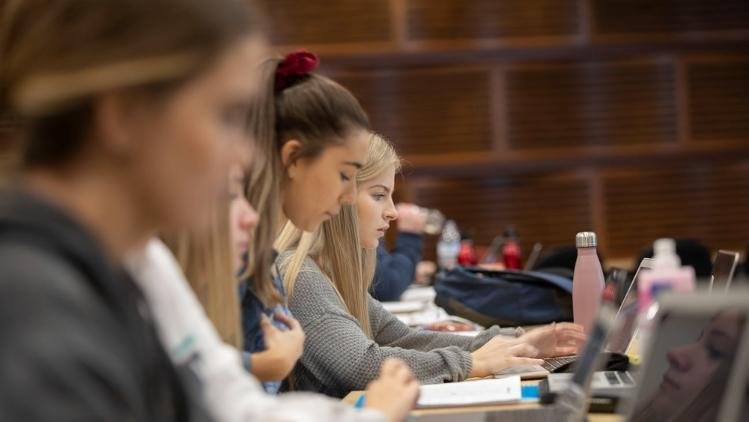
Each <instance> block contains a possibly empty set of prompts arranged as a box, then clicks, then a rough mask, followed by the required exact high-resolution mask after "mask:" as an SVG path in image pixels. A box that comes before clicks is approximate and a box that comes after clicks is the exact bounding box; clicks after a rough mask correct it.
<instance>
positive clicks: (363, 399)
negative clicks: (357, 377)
mask: <svg viewBox="0 0 749 422" xmlns="http://www.w3.org/2000/svg"><path fill="white" fill-rule="evenodd" d="M365 404H367V396H366V395H364V394H362V395H361V396H359V398H358V399H356V403H354V408H355V409H363V408H364V405H365Z"/></svg>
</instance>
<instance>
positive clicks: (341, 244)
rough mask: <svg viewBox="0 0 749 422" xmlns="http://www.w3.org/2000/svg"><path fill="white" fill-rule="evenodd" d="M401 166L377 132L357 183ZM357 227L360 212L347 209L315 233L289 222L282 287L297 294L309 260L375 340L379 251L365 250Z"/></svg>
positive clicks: (283, 241)
mask: <svg viewBox="0 0 749 422" xmlns="http://www.w3.org/2000/svg"><path fill="white" fill-rule="evenodd" d="M400 167H401V162H400V159H399V158H398V154H396V152H395V149H394V148H393V146H392V144H390V142H388V141H387V140H385V139H384V138H383V137H382V136H380V135H378V134H375V133H372V134H371V136H370V137H369V144H368V146H367V158H366V161H365V163H364V167H362V169H361V170H360V171H359V172H358V173H357V176H356V183H357V185H361V184H362V183H365V182H367V181H370V180H372V179H374V178H376V177H378V176H379V175H380V174H382V173H383V172H384V171H386V170H389V169H395V171H396V172H397V171H398V170H400ZM358 228H359V222H358V218H357V213H356V207H355V206H352V205H345V206H343V207H342V208H341V212H340V213H339V214H338V215H337V216H336V217H335V218H332V219H330V220H328V221H325V222H324V223H323V224H322V225H321V226H320V229H318V231H317V232H315V233H306V232H302V231H301V230H299V229H298V228H296V227H295V226H294V225H293V224H292V223H291V222H288V223H286V225H285V226H284V228H283V230H282V231H281V235H280V236H279V238H278V240H277V241H276V248H277V250H279V251H285V250H290V249H294V253H293V254H292V255H289V256H288V257H286V258H285V259H284V260H283V261H282V262H280V267H281V268H285V270H284V271H283V272H284V274H283V283H284V288H285V289H286V293H287V295H288V296H289V297H291V296H292V295H293V294H294V284H295V283H296V279H297V277H298V276H299V274H300V273H301V272H302V271H303V270H302V264H303V262H304V259H305V258H306V257H307V255H309V256H310V257H311V258H312V259H313V260H314V261H315V262H316V263H317V265H318V266H319V267H320V269H321V270H322V271H323V273H325V275H326V276H327V277H328V278H329V279H330V281H331V282H332V283H333V286H334V287H335V289H336V292H337V293H338V296H339V297H340V299H341V301H342V302H343V304H344V305H345V306H346V308H347V309H348V311H349V313H351V315H353V316H354V318H356V320H357V321H359V325H360V326H361V329H362V331H364V333H365V334H366V335H367V337H369V338H371V337H372V330H371V326H370V324H369V306H368V291H369V286H370V285H371V284H372V279H373V278H374V272H375V266H376V264H377V252H376V250H370V249H364V248H362V247H361V243H360V241H359V231H358Z"/></svg>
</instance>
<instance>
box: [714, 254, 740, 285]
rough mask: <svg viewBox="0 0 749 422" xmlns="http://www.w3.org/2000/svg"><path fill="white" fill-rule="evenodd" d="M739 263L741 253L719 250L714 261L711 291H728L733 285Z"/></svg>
mask: <svg viewBox="0 0 749 422" xmlns="http://www.w3.org/2000/svg"><path fill="white" fill-rule="evenodd" d="M738 264H739V253H738V252H734V251H724V250H719V251H718V253H717V254H715V260H714V261H713V273H712V275H711V277H710V291H719V292H722V291H726V290H728V288H729V287H730V286H731V281H733V275H734V273H735V272H736V266H737V265H738Z"/></svg>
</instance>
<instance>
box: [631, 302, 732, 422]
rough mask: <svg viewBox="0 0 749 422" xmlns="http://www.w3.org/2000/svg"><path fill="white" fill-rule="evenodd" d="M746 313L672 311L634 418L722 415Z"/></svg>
mask: <svg viewBox="0 0 749 422" xmlns="http://www.w3.org/2000/svg"><path fill="white" fill-rule="evenodd" d="M745 320H746V314H745V313H742V312H741V311H738V310H730V309H729V310H724V311H720V312H718V313H714V314H712V315H705V314H702V315H700V314H688V313H682V314H679V313H677V311H676V310H674V311H671V312H669V313H666V314H665V315H664V316H663V317H662V318H661V320H660V324H659V327H658V330H657V333H658V334H657V337H656V338H655V339H654V341H653V343H652V344H651V349H650V353H648V357H647V359H648V362H647V367H646V368H643V369H644V371H643V373H642V374H641V375H640V389H639V391H638V393H637V399H636V400H635V404H634V410H633V413H632V417H631V419H630V420H632V421H660V420H669V421H702V420H705V421H712V420H716V418H717V414H718V412H719V410H720V405H721V402H722V398H723V395H724V393H725V392H726V386H727V385H728V380H729V378H730V374H731V370H732V368H733V367H734V364H735V363H736V361H737V356H738V355H739V353H738V350H739V346H740V344H741V340H742V336H743V333H744V325H745V323H746V321H745Z"/></svg>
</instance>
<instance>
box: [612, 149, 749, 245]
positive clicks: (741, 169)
mask: <svg viewBox="0 0 749 422" xmlns="http://www.w3.org/2000/svg"><path fill="white" fill-rule="evenodd" d="M747 174H749V161H747V160H744V161H739V162H733V163H730V162H729V163H705V164H693V165H691V166H681V167H673V168H665V169H635V170H632V171H627V172H618V173H612V174H609V175H607V176H606V177H605V178H604V193H605V209H606V219H607V224H608V226H607V227H608V233H607V234H606V238H607V240H608V245H609V250H610V252H612V253H613V254H614V255H617V256H636V255H637V254H638V253H639V251H640V250H641V249H642V248H643V247H645V246H648V244H650V243H651V242H652V241H653V240H654V239H656V238H659V237H674V238H684V239H698V240H701V241H702V242H704V243H705V244H706V245H707V246H709V247H712V248H733V249H738V250H742V251H743V250H745V248H746V246H747V244H749V218H747V216H749V177H747Z"/></svg>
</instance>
